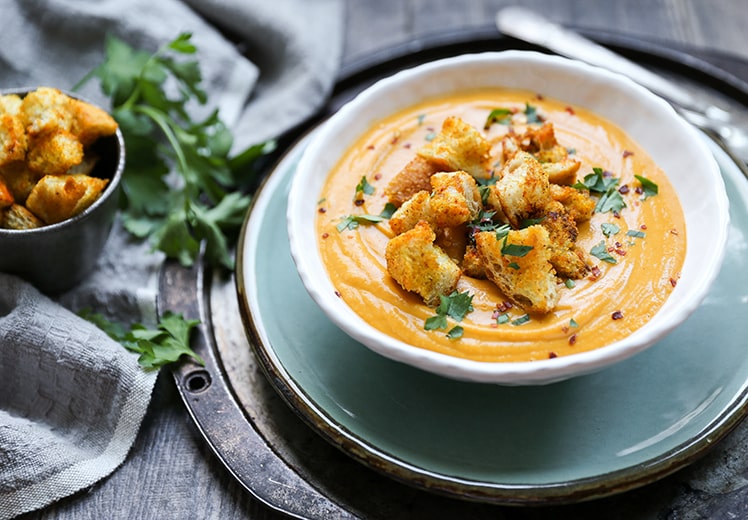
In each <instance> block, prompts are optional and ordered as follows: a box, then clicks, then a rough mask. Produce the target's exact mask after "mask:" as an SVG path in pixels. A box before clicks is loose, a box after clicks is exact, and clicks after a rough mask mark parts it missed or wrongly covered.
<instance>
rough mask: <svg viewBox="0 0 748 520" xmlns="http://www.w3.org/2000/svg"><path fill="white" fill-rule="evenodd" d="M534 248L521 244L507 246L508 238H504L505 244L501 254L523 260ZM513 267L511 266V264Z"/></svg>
mask: <svg viewBox="0 0 748 520" xmlns="http://www.w3.org/2000/svg"><path fill="white" fill-rule="evenodd" d="M532 249H533V247H532V246H523V245H519V244H507V242H506V237H504V244H503V245H502V246H501V254H502V255H506V256H517V257H519V258H522V257H523V256H525V255H526V254H527V253H529V252H530V251H532ZM510 267H511V264H510Z"/></svg>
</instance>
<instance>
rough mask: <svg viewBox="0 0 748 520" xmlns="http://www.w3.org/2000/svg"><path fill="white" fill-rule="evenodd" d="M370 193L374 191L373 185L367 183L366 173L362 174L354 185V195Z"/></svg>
mask: <svg viewBox="0 0 748 520" xmlns="http://www.w3.org/2000/svg"><path fill="white" fill-rule="evenodd" d="M372 193H374V186H372V185H371V184H369V181H367V180H366V175H364V176H363V177H361V180H360V181H359V182H358V184H357V185H356V197H358V196H359V194H364V195H371V194H372Z"/></svg>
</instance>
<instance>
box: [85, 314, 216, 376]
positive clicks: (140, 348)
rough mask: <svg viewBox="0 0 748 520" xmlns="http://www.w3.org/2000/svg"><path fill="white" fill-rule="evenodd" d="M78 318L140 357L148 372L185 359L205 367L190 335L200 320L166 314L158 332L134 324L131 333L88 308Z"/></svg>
mask: <svg viewBox="0 0 748 520" xmlns="http://www.w3.org/2000/svg"><path fill="white" fill-rule="evenodd" d="M79 315H80V316H81V317H82V318H84V319H85V320H87V321H90V322H91V323H93V324H94V325H96V326H97V327H99V328H100V329H101V330H103V331H104V332H106V333H107V335H108V336H109V337H110V338H112V339H113V340H115V341H117V342H118V343H119V344H121V345H122V346H123V347H125V348H126V349H127V350H129V351H131V352H135V353H136V354H139V356H138V364H139V365H140V366H141V367H143V368H145V369H159V368H161V367H162V366H164V365H168V364H170V363H174V362H176V361H178V360H179V359H180V358H181V357H182V356H187V357H191V358H192V359H193V360H194V361H195V362H196V363H198V364H200V365H204V364H205V362H204V361H203V359H202V358H201V357H200V356H198V355H197V354H196V353H195V351H193V350H192V348H191V347H190V334H191V332H192V329H193V328H195V327H196V326H197V325H198V324H199V323H200V321H199V320H187V319H185V318H184V317H183V316H182V315H181V314H175V313H173V312H170V311H167V312H165V313H164V315H163V316H162V317H161V318H159V321H158V325H157V326H156V328H155V329H149V328H146V327H145V326H144V325H142V324H140V323H134V324H133V325H132V326H131V327H130V328H129V330H128V329H127V328H126V327H125V326H124V325H123V324H121V323H116V322H113V321H110V320H109V319H107V318H106V317H104V315H103V314H99V313H94V312H91V311H90V310H89V309H84V310H82V311H80V313H79Z"/></svg>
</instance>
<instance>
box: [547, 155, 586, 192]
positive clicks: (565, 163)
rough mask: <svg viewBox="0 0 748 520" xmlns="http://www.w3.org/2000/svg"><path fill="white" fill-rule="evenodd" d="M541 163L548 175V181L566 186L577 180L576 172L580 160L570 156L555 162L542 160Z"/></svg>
mask: <svg viewBox="0 0 748 520" xmlns="http://www.w3.org/2000/svg"><path fill="white" fill-rule="evenodd" d="M541 164H542V166H543V169H544V170H545V173H546V174H547V175H548V182H550V183H551V184H562V185H566V186H571V185H572V184H574V183H575V182H576V181H577V172H578V171H579V167H580V166H581V165H582V163H581V162H579V161H578V160H576V159H572V158H570V157H566V158H564V159H561V160H560V161H556V162H543V163H541Z"/></svg>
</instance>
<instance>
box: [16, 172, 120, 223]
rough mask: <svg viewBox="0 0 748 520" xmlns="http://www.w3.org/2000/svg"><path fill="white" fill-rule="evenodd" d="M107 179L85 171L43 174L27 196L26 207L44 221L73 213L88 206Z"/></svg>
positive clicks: (54, 220)
mask: <svg viewBox="0 0 748 520" xmlns="http://www.w3.org/2000/svg"><path fill="white" fill-rule="evenodd" d="M108 182H109V180H108V179H99V178H97V177H89V176H87V175H45V176H44V177H42V178H41V179H40V180H39V182H37V183H36V185H35V186H34V189H32V190H31V193H30V194H29V196H28V198H27V199H26V207H27V208H28V209H29V210H31V211H32V212H33V213H34V214H35V215H36V216H38V217H39V218H40V219H41V220H42V221H43V222H45V223H46V224H54V223H56V222H61V221H63V220H65V219H68V218H71V217H74V216H75V215H77V214H78V213H80V212H82V211H83V210H84V209H86V208H87V207H89V206H90V205H91V204H92V203H93V202H94V201H95V200H96V199H98V198H99V196H100V195H101V192H102V191H104V188H105V187H106V185H107V183H108Z"/></svg>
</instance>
